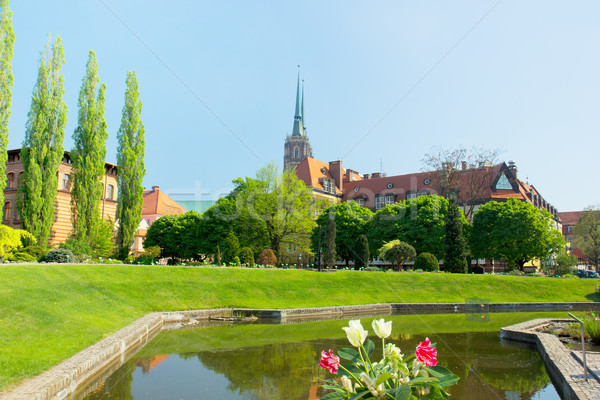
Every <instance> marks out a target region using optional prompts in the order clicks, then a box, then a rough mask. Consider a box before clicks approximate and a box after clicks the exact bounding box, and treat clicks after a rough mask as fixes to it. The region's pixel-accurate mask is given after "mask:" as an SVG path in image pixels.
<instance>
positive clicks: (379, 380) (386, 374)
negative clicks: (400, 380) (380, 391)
mask: <svg viewBox="0 0 600 400" xmlns="http://www.w3.org/2000/svg"><path fill="white" fill-rule="evenodd" d="M391 377H392V374H390V373H389V372H387V371H384V373H383V374H381V375H379V378H377V382H375V385H376V386H377V385H379V384H381V383H383V382H385V381H387V380H388V379H390V378H391Z"/></svg>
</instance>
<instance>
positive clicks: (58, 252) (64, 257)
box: [45, 248, 75, 263]
mask: <svg viewBox="0 0 600 400" xmlns="http://www.w3.org/2000/svg"><path fill="white" fill-rule="evenodd" d="M45 261H46V262H49V263H70V262H75V256H74V255H73V252H72V251H71V250H68V249H61V248H58V249H52V250H50V251H49V252H48V254H46V258H45Z"/></svg>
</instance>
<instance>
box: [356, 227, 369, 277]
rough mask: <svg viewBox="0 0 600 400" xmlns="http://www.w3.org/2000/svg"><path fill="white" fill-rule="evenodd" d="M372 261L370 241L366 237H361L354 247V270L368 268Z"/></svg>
mask: <svg viewBox="0 0 600 400" xmlns="http://www.w3.org/2000/svg"><path fill="white" fill-rule="evenodd" d="M370 259H371V254H370V252H369V240H368V239H367V237H366V236H365V235H359V236H358V238H357V239H356V244H355V245H354V269H356V270H358V269H360V268H364V267H368V266H369V260H370Z"/></svg>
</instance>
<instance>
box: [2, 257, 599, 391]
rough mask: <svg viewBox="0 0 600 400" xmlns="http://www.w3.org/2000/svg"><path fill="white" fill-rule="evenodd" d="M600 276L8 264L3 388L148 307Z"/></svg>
mask: <svg viewBox="0 0 600 400" xmlns="http://www.w3.org/2000/svg"><path fill="white" fill-rule="evenodd" d="M596 284H597V281H594V280H578V279H572V280H558V279H541V278H521V277H508V276H476V275H447V274H393V273H373V272H351V271H348V272H336V273H322V274H319V273H316V272H309V271H295V270H247V269H225V268H185V267H147V266H122V265H85V266H80V265H75V266H74V265H65V266H56V265H47V266H46V265H6V266H1V267H0V320H1V325H0V389H2V388H5V387H7V386H8V385H11V384H13V383H15V382H17V381H19V380H21V379H23V378H26V377H31V376H34V375H37V374H39V373H40V372H42V371H44V370H45V369H48V368H49V367H51V366H52V365H55V364H57V363H59V362H60V361H62V360H64V359H66V358H68V357H69V356H71V355H73V354H75V353H76V352H77V351H79V350H81V349H83V348H85V347H87V346H90V345H91V344H93V343H95V342H97V341H98V340H100V339H102V338H103V337H106V336H108V335H110V334H112V333H113V332H115V331H116V330H118V329H120V328H122V327H124V326H125V325H127V324H128V323H130V322H132V321H134V320H136V319H137V318H139V317H141V316H142V315H144V314H146V313H148V312H150V311H171V310H185V309H204V308H218V307H246V308H293V307H319V306H331V305H346V304H369V303H388V302H463V301H464V299H465V298H472V297H479V298H487V299H489V300H490V301H492V302H507V301H524V302H527V301H535V302H548V301H590V300H594V301H598V300H600V297H598V295H596V294H594V290H595V286H596Z"/></svg>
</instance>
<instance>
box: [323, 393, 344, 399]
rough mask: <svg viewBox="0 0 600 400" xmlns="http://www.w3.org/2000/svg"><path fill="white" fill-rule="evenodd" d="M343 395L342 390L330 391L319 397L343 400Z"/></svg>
mask: <svg viewBox="0 0 600 400" xmlns="http://www.w3.org/2000/svg"><path fill="white" fill-rule="evenodd" d="M344 398H345V395H344V393H343V392H331V393H327V394H326V395H325V396H323V397H321V400H343V399H344Z"/></svg>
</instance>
